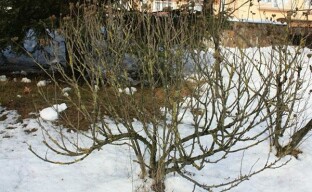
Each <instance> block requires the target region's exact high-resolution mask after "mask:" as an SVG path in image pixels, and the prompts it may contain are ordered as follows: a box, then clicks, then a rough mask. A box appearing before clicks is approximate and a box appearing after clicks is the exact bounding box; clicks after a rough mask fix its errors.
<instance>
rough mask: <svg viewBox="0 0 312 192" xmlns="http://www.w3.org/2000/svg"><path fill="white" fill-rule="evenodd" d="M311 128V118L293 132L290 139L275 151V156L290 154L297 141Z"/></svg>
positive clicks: (297, 143)
mask: <svg viewBox="0 0 312 192" xmlns="http://www.w3.org/2000/svg"><path fill="white" fill-rule="evenodd" d="M311 129H312V120H310V121H309V122H308V123H307V124H306V125H305V126H304V127H303V128H301V129H300V130H298V131H297V132H295V133H294V134H293V135H292V136H291V141H290V142H289V143H288V144H287V145H285V146H284V147H282V148H281V149H280V150H278V152H277V154H276V155H277V156H278V157H281V156H285V155H290V154H292V152H293V151H294V150H295V149H296V147H297V146H298V145H299V143H300V142H301V141H302V139H303V138H304V137H305V136H306V135H307V134H308V133H309V131H310V130H311Z"/></svg>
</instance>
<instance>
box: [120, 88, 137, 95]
mask: <svg viewBox="0 0 312 192" xmlns="http://www.w3.org/2000/svg"><path fill="white" fill-rule="evenodd" d="M118 91H119V93H125V94H127V95H132V94H134V93H135V92H137V89H136V88H135V87H130V88H129V87H127V88H125V89H120V88H119V89H118Z"/></svg>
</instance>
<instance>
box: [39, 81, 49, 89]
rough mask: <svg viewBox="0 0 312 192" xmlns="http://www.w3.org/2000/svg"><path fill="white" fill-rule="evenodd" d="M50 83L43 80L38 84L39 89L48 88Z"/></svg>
mask: <svg viewBox="0 0 312 192" xmlns="http://www.w3.org/2000/svg"><path fill="white" fill-rule="evenodd" d="M48 83H49V81H47V80H41V81H39V82H38V83H37V87H45V86H47V84H48Z"/></svg>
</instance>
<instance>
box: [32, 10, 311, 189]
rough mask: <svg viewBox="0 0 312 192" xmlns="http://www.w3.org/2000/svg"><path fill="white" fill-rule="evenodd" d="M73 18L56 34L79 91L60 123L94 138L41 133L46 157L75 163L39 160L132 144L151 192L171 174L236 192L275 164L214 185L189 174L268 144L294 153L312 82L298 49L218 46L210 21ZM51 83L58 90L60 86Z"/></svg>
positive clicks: (218, 21) (85, 13) (214, 21)
mask: <svg viewBox="0 0 312 192" xmlns="http://www.w3.org/2000/svg"><path fill="white" fill-rule="evenodd" d="M72 12H73V13H75V15H71V16H69V17H66V18H64V21H63V23H62V27H61V29H60V30H61V32H62V34H63V36H64V37H65V39H66V45H67V52H68V62H69V63H68V69H67V70H69V71H70V73H68V72H67V71H66V70H64V69H62V68H60V69H59V71H60V73H61V75H62V79H64V80H65V82H66V83H67V84H68V85H69V86H70V87H71V88H72V90H73V91H72V93H71V95H70V96H69V97H67V98H66V99H64V100H65V101H66V102H67V103H69V105H70V108H72V109H74V110H75V111H77V115H76V116H75V117H76V118H74V119H73V117H71V118H69V117H68V116H66V113H65V115H63V120H64V121H66V122H67V123H66V124H67V125H68V126H69V128H70V129H73V130H75V131H77V132H80V130H81V129H82V127H81V125H80V123H79V122H81V119H84V120H86V121H87V122H88V125H89V126H88V128H89V129H90V132H89V133H85V132H80V136H79V137H84V139H85V140H88V141H89V145H88V146H85V145H80V143H79V140H80V139H77V140H75V139H72V138H68V137H66V136H65V135H64V134H62V132H60V135H59V136H60V137H61V140H60V141H59V140H57V139H55V138H54V137H53V136H52V135H50V134H49V131H48V130H46V129H45V127H43V129H44V130H46V132H45V134H46V135H47V136H48V137H46V140H45V144H46V145H47V146H48V148H49V149H51V150H52V151H53V152H55V153H57V154H61V155H65V156H72V157H76V159H74V160H73V161H72V162H58V161H54V160H51V159H48V158H45V157H41V156H39V155H38V154H37V155H38V156H39V157H40V158H42V159H43V160H45V161H48V162H52V163H62V164H70V163H74V162H77V161H79V160H82V159H84V158H85V157H87V156H88V155H89V154H90V153H92V152H93V151H94V150H97V149H100V148H102V147H103V146H105V145H112V144H119V145H129V146H130V147H131V149H132V150H133V152H134V153H135V155H136V160H135V162H137V163H138V164H139V165H140V168H141V177H142V178H143V177H146V176H149V177H151V178H152V179H153V180H154V184H153V185H152V189H153V190H154V191H164V190H165V185H164V179H165V177H166V175H168V174H170V173H177V174H179V175H181V176H182V177H184V178H186V179H187V180H188V181H190V182H193V183H194V185H195V186H199V187H201V188H203V189H206V190H208V191H211V190H212V189H218V190H228V189H231V188H232V187H234V186H236V185H238V184H239V183H241V182H242V181H244V180H247V179H248V178H249V177H250V176H252V175H255V174H257V173H259V172H261V171H263V170H264V169H266V168H273V167H276V166H278V165H277V162H278V160H279V158H277V159H276V160H275V161H268V162H266V163H265V164H264V165H263V166H262V167H260V168H259V169H257V170H255V171H252V172H248V173H246V174H243V173H242V174H241V175H239V176H238V177H236V178H234V179H231V180H229V181H225V182H222V183H218V184H205V183H201V182H200V181H196V180H194V179H193V177H192V174H189V173H190V171H188V170H190V169H191V170H194V168H195V169H197V170H201V169H203V168H204V166H205V165H207V164H213V163H218V162H220V161H222V160H223V159H225V158H226V157H227V156H229V155H230V154H233V153H237V152H239V151H244V150H246V149H249V148H251V147H253V146H255V145H257V144H259V143H261V142H263V141H265V140H267V139H269V138H271V141H272V142H271V143H272V145H274V146H275V147H276V148H277V154H278V156H279V157H281V156H282V155H281V154H283V155H284V154H285V153H288V148H289V146H290V148H293V147H296V146H297V144H298V143H293V142H294V139H293V141H292V142H290V143H289V144H288V145H286V146H285V147H286V148H287V150H286V148H285V147H283V146H281V144H280V143H279V138H280V136H282V135H283V133H284V132H285V131H286V130H288V129H290V128H294V126H296V124H295V119H293V117H294V115H295V114H296V115H298V113H300V111H295V106H296V105H297V103H298V102H299V101H300V100H301V96H302V95H303V94H304V92H305V91H306V87H307V86H305V87H303V84H304V83H303V77H306V76H310V75H311V74H310V73H309V71H308V70H305V71H304V70H303V69H307V66H306V64H307V63H302V58H301V57H302V54H300V50H301V48H300V47H299V48H298V49H293V50H292V49H289V48H288V47H287V45H280V46H274V47H272V49H266V50H264V49H263V48H253V49H248V50H243V49H239V48H236V49H234V48H233V49H227V48H222V47H221V45H220V32H221V31H222V29H223V26H224V23H225V21H226V15H218V17H214V16H212V15H209V17H208V20H209V22H211V23H209V24H207V20H206V19H207V17H206V15H203V14H202V15H192V14H186V15H183V14H181V15H179V16H177V15H168V16H166V17H157V16H154V15H153V14H148V13H140V12H128V11H122V10H116V9H112V8H111V7H110V6H105V7H98V6H94V5H77V7H75V8H73V10H72ZM220 14H222V13H220ZM210 24H211V25H210ZM104 27H105V30H104ZM204 38H205V39H211V40H212V42H213V44H214V47H213V51H209V50H208V48H207V47H204V46H203V44H202V40H203V39H204ZM267 50H271V52H268V51H267ZM257 58H259V60H258V59H257ZM188 72H192V73H191V74H190V73H188ZM54 83H55V87H56V91H61V90H62V85H61V84H60V83H59V81H58V79H55V78H54ZM307 84H309V82H305V84H304V85H307ZM133 87H135V88H136V89H133ZM136 91H137V92H136ZM185 117H188V118H189V120H188V123H189V124H186V120H185V119H184V118H185ZM137 122H140V123H139V124H138V123H137ZM112 125H114V126H112ZM307 126H308V125H307ZM301 130H305V128H304V129H301ZM299 132H300V130H299ZM299 132H295V134H294V135H296V133H299ZM294 137H295V136H294ZM30 149H31V148H30ZM31 150H32V151H33V149H31ZM33 152H34V151H33ZM268 153H269V152H268Z"/></svg>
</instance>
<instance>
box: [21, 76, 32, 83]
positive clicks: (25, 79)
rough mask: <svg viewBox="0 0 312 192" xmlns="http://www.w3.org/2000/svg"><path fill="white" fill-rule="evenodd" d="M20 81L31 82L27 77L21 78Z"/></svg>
mask: <svg viewBox="0 0 312 192" xmlns="http://www.w3.org/2000/svg"><path fill="white" fill-rule="evenodd" d="M21 82H22V83H31V80H30V79H28V78H27V77H24V78H22V80H21Z"/></svg>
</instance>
